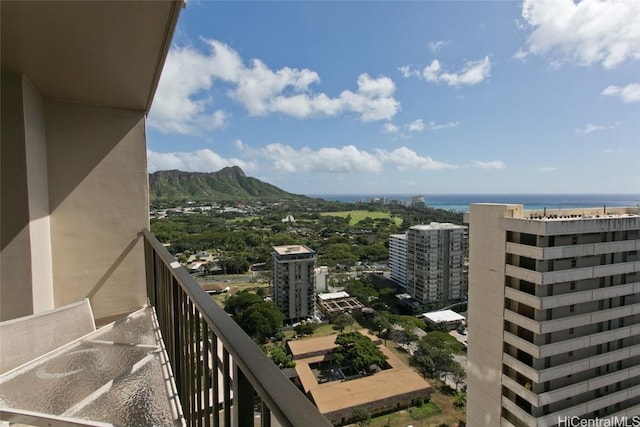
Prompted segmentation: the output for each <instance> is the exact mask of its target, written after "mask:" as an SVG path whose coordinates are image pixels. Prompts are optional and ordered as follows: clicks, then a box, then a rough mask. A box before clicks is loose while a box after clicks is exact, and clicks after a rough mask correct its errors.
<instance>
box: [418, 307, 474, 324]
mask: <svg viewBox="0 0 640 427" xmlns="http://www.w3.org/2000/svg"><path fill="white" fill-rule="evenodd" d="M421 317H424V318H425V319H428V320H429V321H431V322H433V323H440V322H459V321H462V320H464V316H461V315H459V314H458V313H456V312H455V311H453V310H441V311H432V312H430V313H424V314H422V315H421Z"/></svg>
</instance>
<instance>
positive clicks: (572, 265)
mask: <svg viewBox="0 0 640 427" xmlns="http://www.w3.org/2000/svg"><path fill="white" fill-rule="evenodd" d="M576 264H577V261H576V259H575V258H574V259H572V260H571V268H574V267H575V266H576Z"/></svg>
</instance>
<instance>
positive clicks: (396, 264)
mask: <svg viewBox="0 0 640 427" xmlns="http://www.w3.org/2000/svg"><path fill="white" fill-rule="evenodd" d="M389 270H390V272H391V274H390V277H391V280H393V281H394V282H396V283H397V284H398V286H401V287H403V288H406V287H407V235H406V234H392V235H390V236H389Z"/></svg>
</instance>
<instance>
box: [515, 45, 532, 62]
mask: <svg viewBox="0 0 640 427" xmlns="http://www.w3.org/2000/svg"><path fill="white" fill-rule="evenodd" d="M527 56H529V52H527V51H526V50H523V49H522V48H520V49H518V50H517V51H516V53H514V54H513V57H514V58H515V59H519V60H524V59H525V58H526V57H527Z"/></svg>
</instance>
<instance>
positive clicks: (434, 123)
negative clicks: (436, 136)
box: [428, 121, 460, 130]
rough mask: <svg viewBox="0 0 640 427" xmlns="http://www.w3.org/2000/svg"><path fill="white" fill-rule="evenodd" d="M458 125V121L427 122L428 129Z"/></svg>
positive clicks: (448, 127)
mask: <svg viewBox="0 0 640 427" xmlns="http://www.w3.org/2000/svg"><path fill="white" fill-rule="evenodd" d="M458 126H460V122H447V123H441V124H438V123H436V122H433V121H432V122H430V123H429V127H428V129H429V130H441V129H451V128H455V127H458Z"/></svg>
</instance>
